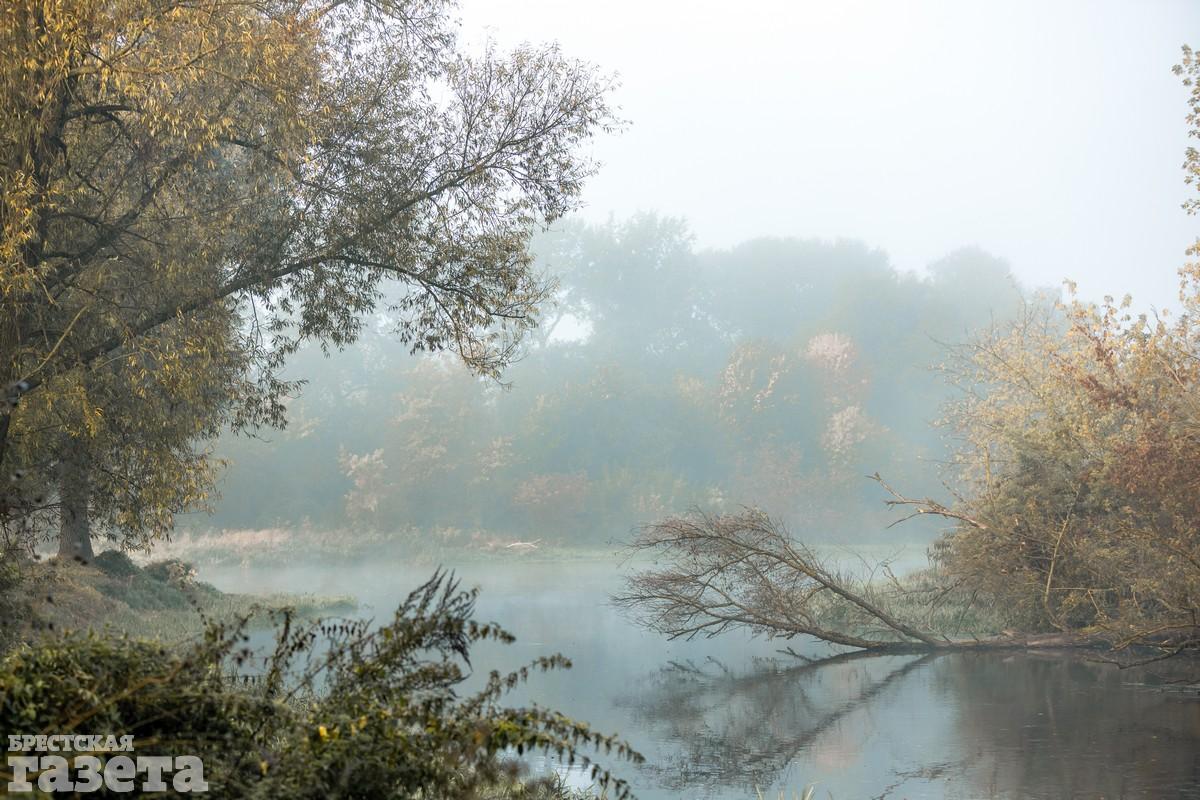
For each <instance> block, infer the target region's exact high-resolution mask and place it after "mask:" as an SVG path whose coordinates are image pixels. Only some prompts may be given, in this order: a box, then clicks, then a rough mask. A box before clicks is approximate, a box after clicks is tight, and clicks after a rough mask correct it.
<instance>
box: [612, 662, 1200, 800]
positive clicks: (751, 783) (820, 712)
mask: <svg viewBox="0 0 1200 800" xmlns="http://www.w3.org/2000/svg"><path fill="white" fill-rule="evenodd" d="M1167 680H1168V678H1165V677H1164V676H1162V675H1156V674H1151V673H1149V672H1145V673H1143V674H1140V675H1139V674H1137V673H1136V672H1121V671H1119V670H1117V669H1116V668H1115V667H1112V666H1111V665H1105V664H1097V663H1087V662H1083V661H1080V660H1077V659H1072V658H1064V657H1061V656H1057V657H1038V656H1034V655H1028V654H1012V655H1007V656H997V655H962V654H947V655H940V656H937V655H924V656H887V657H871V656H866V655H863V654H848V655H843V656H836V657H832V658H828V659H825V660H820V661H814V662H810V663H802V664H792V665H786V664H784V663H783V662H779V661H775V660H762V661H760V662H759V663H758V664H757V665H756V667H755V668H754V669H752V670H749V671H746V672H742V673H736V672H734V671H733V670H730V669H728V668H727V667H725V666H724V665H722V664H721V663H719V662H716V661H713V660H708V661H706V662H703V663H693V662H686V663H680V662H673V663H670V664H668V665H666V666H665V667H663V668H662V669H661V670H659V671H658V672H657V673H655V674H654V675H653V676H652V677H651V679H650V680H648V681H647V682H646V683H645V684H644V685H643V688H641V689H640V690H638V691H636V692H630V693H627V694H624V695H623V696H621V697H619V698H618V699H617V703H618V704H619V705H621V706H624V707H626V708H628V709H630V711H631V713H632V715H633V718H634V719H635V720H636V721H637V723H638V725H639V727H642V728H644V729H646V730H647V731H649V732H651V733H652V735H653V737H654V739H655V740H656V741H657V742H659V743H660V749H661V751H662V752H660V753H659V754H655V755H652V756H651V759H650V761H651V763H649V764H648V765H647V766H646V767H645V769H646V770H647V772H649V773H650V774H651V775H652V780H653V782H654V783H656V784H658V785H659V786H661V787H662V788H664V789H667V790H669V791H670V792H672V793H675V794H677V795H678V796H689V797H690V796H705V797H719V796H737V795H741V796H747V794H748V792H747V788H748V787H751V788H749V793H751V794H752V792H753V788H752V787H764V788H765V787H771V788H772V790H775V789H785V790H798V789H800V788H802V787H803V786H804V785H806V784H808V783H810V782H813V783H817V784H818V786H820V787H822V788H824V787H827V786H836V787H838V790H839V791H840V792H841V793H839V791H832V790H831V792H830V794H831V795H832V796H833V797H837V798H840V797H873V798H887V797H896V798H899V797H907V798H919V797H920V798H925V797H928V798H980V797H988V798H1008V797H1011V798H1056V799H1057V798H1076V797H1078V798H1167V797H1183V798H1190V797H1200V700H1198V698H1197V697H1196V696H1195V694H1194V693H1191V694H1189V693H1187V692H1183V691H1180V690H1178V689H1175V688H1173V687H1172V686H1171V684H1170V683H1168V682H1167ZM898 709H901V710H902V713H900V714H896V713H894V712H895V711H897V710H898ZM939 717H940V718H941V721H942V722H943V723H948V724H939V720H938V718H939ZM822 794H824V792H822Z"/></svg>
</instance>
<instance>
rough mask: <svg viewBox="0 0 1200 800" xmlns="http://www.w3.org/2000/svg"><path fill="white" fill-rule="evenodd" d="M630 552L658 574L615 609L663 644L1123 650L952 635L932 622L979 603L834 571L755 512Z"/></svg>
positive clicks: (1086, 641)
mask: <svg viewBox="0 0 1200 800" xmlns="http://www.w3.org/2000/svg"><path fill="white" fill-rule="evenodd" d="M934 513H936V512H934ZM631 549H632V552H633V555H634V557H650V558H652V559H654V561H655V563H656V566H655V568H653V569H648V570H642V571H639V572H635V573H634V574H632V575H631V576H629V577H628V578H627V579H626V585H625V590H624V592H623V593H622V594H620V595H618V596H616V597H615V598H614V601H615V602H616V603H617V605H618V606H620V607H623V608H624V609H626V610H627V611H628V612H630V613H631V615H632V616H633V617H634V618H635V619H636V620H637V621H638V622H639V623H640V624H642V625H644V626H645V627H647V628H649V629H651V630H654V631H657V632H659V633H662V634H665V635H666V636H668V637H670V638H672V639H676V638H685V639H691V638H695V637H697V636H704V637H711V636H716V635H718V634H720V633H722V632H724V631H727V630H730V629H734V628H743V629H747V630H750V631H751V632H754V633H758V634H763V635H766V636H768V637H771V638H782V639H791V638H793V637H796V636H811V637H814V638H816V639H820V640H822V641H825V642H829V643H831V644H837V645H844V646H847V647H853V648H858V649H860V650H867V651H873V652H878V653H900V652H930V651H941V650H1002V649H1057V648H1114V647H1117V648H1120V647H1121V643H1120V642H1114V641H1113V640H1112V639H1111V638H1110V637H1108V636H1106V635H1105V632H1104V631H1097V630H1078V631H1070V630H1067V631H1061V630H1060V631H1053V632H1030V633H1022V632H1014V631H1011V630H1006V631H1003V632H1001V633H999V634H994V635H987V636H977V635H970V636H962V635H954V633H952V632H948V631H947V630H946V627H947V626H946V625H945V624H941V625H935V624H933V620H934V618H935V616H936V615H938V614H939V613H940V614H941V615H942V617H943V618H945V617H946V616H947V612H949V613H950V614H951V615H953V614H958V615H959V616H960V617H961V616H962V614H964V613H966V612H967V611H968V610H969V609H970V607H971V605H972V604H974V603H978V598H977V597H975V596H973V594H972V593H971V591H970V587H969V586H967V585H965V584H964V582H963V581H961V580H953V579H951V578H950V577H948V576H939V575H937V574H936V573H933V574H932V577H931V575H926V576H924V577H923V578H922V579H921V580H919V581H918V582H917V583H916V584H908V585H906V584H904V583H902V582H901V581H900V580H898V579H897V578H896V577H895V575H893V574H892V572H891V571H890V569H888V568H887V565H886V564H884V565H881V566H878V567H875V568H871V569H868V570H866V572H865V574H854V573H852V572H849V571H845V570H839V569H836V568H833V567H831V566H829V565H828V564H827V563H826V562H825V561H824V560H823V559H822V558H821V557H819V556H818V555H817V554H816V553H815V552H814V551H813V550H812V549H811V548H809V547H807V546H805V545H803V544H801V543H799V542H796V541H795V540H793V539H792V538H791V536H789V535H788V533H787V531H786V529H785V528H784V527H783V526H782V525H781V524H779V523H778V522H777V521H775V520H773V519H772V518H771V517H769V516H768V515H766V514H765V513H763V512H761V511H758V510H755V509H746V510H743V511H742V512H740V513H737V514H724V515H709V514H704V513H701V512H694V513H692V514H690V515H687V516H683V517H674V518H671V519H667V520H664V521H663V522H659V523H656V524H654V525H650V526H648V527H646V528H644V529H642V530H641V531H640V532H639V533H638V534H637V536H636V537H635V539H634V541H633V542H632V544H631ZM1140 643H1141V644H1152V645H1154V646H1157V647H1160V648H1161V649H1162V650H1163V651H1164V652H1168V653H1169V652H1171V651H1173V650H1174V649H1175V648H1177V647H1178V646H1179V645H1180V644H1181V643H1180V642H1178V641H1176V640H1175V639H1174V638H1172V634H1171V632H1169V631H1164V632H1163V635H1161V636H1159V637H1158V639H1157V640H1154V641H1144V642H1140Z"/></svg>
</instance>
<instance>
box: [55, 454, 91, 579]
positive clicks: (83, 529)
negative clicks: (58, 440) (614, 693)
mask: <svg viewBox="0 0 1200 800" xmlns="http://www.w3.org/2000/svg"><path fill="white" fill-rule="evenodd" d="M88 478H89V476H88V457H87V451H86V449H85V448H84V446H83V445H82V444H81V443H79V442H71V443H68V444H67V446H66V447H65V448H63V456H62V461H60V462H59V467H58V498H59V534H58V557H59V558H62V559H69V558H77V559H82V560H85V561H90V560H91V559H92V557H93V556H94V555H95V553H93V551H92V534H91V521H90V519H89V517H88V501H89V500H90V499H91V495H92V489H91V484H90V482H89V479H88Z"/></svg>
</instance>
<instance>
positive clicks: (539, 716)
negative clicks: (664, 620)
mask: <svg viewBox="0 0 1200 800" xmlns="http://www.w3.org/2000/svg"><path fill="white" fill-rule="evenodd" d="M474 608H475V593H474V592H466V591H460V590H459V588H458V584H457V583H456V582H455V581H454V580H453V578H452V577H451V576H448V575H446V574H443V573H438V574H435V575H434V577H433V578H432V579H431V580H430V581H429V582H427V583H426V584H425V585H424V586H422V587H421V588H419V589H418V590H417V591H415V592H414V593H413V594H412V595H410V596H409V597H408V598H407V600H405V602H404V603H403V604H401V606H400V607H399V609H398V610H397V611H396V614H395V616H394V618H393V619H392V620H391V621H390V622H389V623H387V624H384V625H380V626H378V627H376V628H374V629H370V628H369V627H368V625H367V624H366V623H364V622H362V621H357V620H355V621H347V620H325V621H319V622H314V623H306V624H300V623H299V622H298V621H297V620H296V619H295V617H294V616H293V615H292V614H291V613H289V612H287V611H284V612H280V613H279V615H278V619H277V623H278V628H277V636H276V642H275V647H274V650H273V652H271V653H270V654H269V655H266V656H262V657H260V656H259V655H258V654H257V653H255V652H253V651H251V650H250V649H249V647H248V646H247V642H248V641H249V637H248V636H247V635H246V633H245V627H246V620H245V619H243V620H242V621H241V622H240V623H239V624H234V625H229V626H225V625H221V624H213V625H210V626H209V627H208V629H207V632H206V635H205V637H204V639H203V641H202V642H199V643H198V644H196V645H194V646H192V647H191V648H190V649H188V650H187V651H185V652H174V651H171V650H168V649H166V648H165V647H163V646H162V645H161V644H158V643H156V642H148V641H138V640H133V639H128V638H104V637H99V636H96V635H92V634H89V635H87V636H83V637H63V638H59V639H54V640H46V641H43V642H42V643H39V644H36V645H33V646H25V647H22V648H20V649H18V650H16V651H14V652H13V653H11V654H10V655H9V656H8V657H7V658H6V659H5V660H4V661H3V662H2V663H0V731H3V732H5V733H15V734H27V733H54V734H78V733H104V734H113V735H116V736H121V735H132V736H134V737H135V746H136V748H137V750H136V753H137V755H165V756H179V755H197V756H200V757H201V758H202V759H203V761H204V765H205V779H206V780H207V781H208V783H209V785H210V791H211V792H212V796H215V797H233V798H243V797H244V798H276V797H288V798H300V799H301V800H302V799H303V798H313V800H317V798H448V799H453V798H469V797H474V796H476V794H477V792H478V791H479V790H480V789H481V788H483V787H486V786H489V785H492V784H495V783H497V782H501V781H502V780H504V779H505V777H506V774H507V773H506V772H505V767H504V762H503V757H504V756H505V755H506V754H508V753H516V754H522V753H524V752H526V751H529V750H540V751H545V752H549V753H553V754H555V755H557V756H559V757H561V758H564V759H566V760H568V761H572V762H578V761H582V762H583V763H584V764H585V765H588V766H591V767H592V773H593V777H594V778H595V779H596V780H597V781H598V782H599V783H600V784H601V785H602V786H605V787H606V788H611V789H613V790H614V793H615V794H616V795H617V796H618V797H623V796H626V795H627V794H628V787H627V785H626V784H625V783H624V782H623V781H621V780H618V779H616V778H614V777H613V776H612V775H611V774H610V773H609V772H608V771H607V770H603V769H600V768H599V767H598V766H596V765H594V764H592V763H591V762H590V760H589V759H588V757H587V756H585V755H583V754H582V753H581V749H583V748H585V747H591V748H596V749H603V750H604V751H605V752H612V751H614V750H615V752H616V754H617V755H618V756H620V757H626V758H629V759H631V760H634V761H640V759H641V757H640V756H639V755H638V754H637V753H635V752H633V751H632V750H631V749H630V748H629V747H628V745H626V744H625V743H624V742H621V741H619V740H617V739H615V738H614V737H609V736H602V735H600V734H597V733H595V732H594V731H592V730H591V729H590V728H589V727H588V726H587V725H585V724H583V723H579V722H575V721H573V720H570V719H568V718H566V717H564V716H562V715H561V714H558V713H556V712H553V711H548V710H545V709H540V708H532V709H520V708H507V707H503V706H502V705H501V703H500V701H501V698H502V696H503V695H504V694H505V693H506V691H507V690H509V689H511V688H513V687H514V686H516V685H517V684H518V683H520V682H522V681H524V680H525V679H526V678H527V677H528V675H529V672H530V670H531V669H534V670H546V669H553V668H558V667H568V666H569V662H567V660H566V659H564V658H563V657H562V656H558V655H555V656H550V657H546V658H539V659H537V660H536V661H534V662H533V663H532V664H531V665H530V666H529V667H526V668H523V669H521V670H519V671H517V672H515V673H512V674H509V675H506V676H502V675H500V674H499V673H496V672H492V673H490V675H489V676H488V679H487V680H486V682H485V684H484V686H483V688H482V689H480V690H479V691H477V692H474V693H472V694H467V695H465V696H464V697H459V694H458V690H461V684H462V683H463V681H464V680H465V679H466V677H468V675H469V674H470V673H469V670H470V659H469V656H470V648H471V647H472V645H474V644H475V643H477V642H479V641H482V640H485V639H492V640H498V641H502V642H511V641H512V636H511V635H509V634H508V633H507V632H505V631H504V630H502V629H501V628H499V627H497V626H495V625H491V624H481V623H478V622H476V621H475V620H474V619H473V612H474ZM67 755H70V754H67ZM98 796H105V795H103V794H102V793H101V794H98Z"/></svg>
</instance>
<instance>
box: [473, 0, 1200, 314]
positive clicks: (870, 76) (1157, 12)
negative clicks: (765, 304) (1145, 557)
mask: <svg viewBox="0 0 1200 800" xmlns="http://www.w3.org/2000/svg"><path fill="white" fill-rule="evenodd" d="M462 20H463V34H464V36H465V37H466V38H468V39H474V40H475V41H476V42H478V41H481V40H482V39H483V38H484V37H485V36H488V35H491V36H492V37H493V38H495V39H497V40H498V41H500V42H502V43H507V44H512V43H517V42H521V41H525V40H529V41H546V40H557V41H559V42H561V44H562V46H563V48H564V49H565V50H566V51H567V52H569V53H570V54H571V55H573V56H577V57H582V58H587V59H589V60H591V61H593V62H595V63H597V64H599V65H600V66H601V67H602V68H604V69H608V70H613V71H616V72H618V73H619V75H620V78H621V81H622V84H623V85H622V87H621V89H620V90H619V92H618V93H617V94H616V96H615V101H616V102H617V103H618V104H619V105H621V106H622V110H623V116H624V117H625V118H627V119H629V120H631V122H632V125H631V126H630V128H629V129H628V130H626V131H625V132H624V133H622V134H621V135H619V136H613V137H607V138H605V139H603V140H601V141H599V142H597V144H596V146H595V153H596V155H597V157H599V158H600V159H601V160H602V161H603V162H604V167H603V169H602V170H601V172H600V174H599V175H598V176H597V177H596V179H595V180H594V181H593V182H592V183H591V184H590V185H589V186H588V188H587V191H586V194H585V200H586V201H587V204H588V206H587V209H586V210H585V214H586V216H587V217H588V218H589V219H591V220H592V221H597V222H601V221H603V220H605V219H606V218H607V217H608V215H609V214H615V215H616V216H617V217H618V218H621V217H625V216H628V215H629V214H631V213H633V212H635V211H638V210H656V211H659V212H662V213H666V214H672V215H680V216H683V217H686V218H687V219H688V220H689V221H690V222H691V225H692V229H693V230H694V231H695V233H696V235H697V239H698V244H699V245H700V246H702V247H704V246H714V247H727V246H730V245H733V244H735V243H737V242H739V241H742V240H745V239H747V238H751V237H754V236H758V235H764V234H768V235H781V236H802V237H814V236H815V237H828V238H835V237H841V236H847V237H853V238H858V239H862V240H864V241H866V242H867V243H868V244H870V245H873V246H878V247H880V248H882V249H884V250H886V251H887V252H888V254H889V255H890V257H891V258H892V261H893V263H894V264H895V265H896V266H897V267H898V268H900V269H902V270H908V269H914V270H922V269H924V268H925V267H926V265H928V264H929V263H931V262H933V261H935V260H937V259H938V258H940V257H941V256H943V255H945V254H946V253H947V252H950V251H951V250H953V249H955V248H957V247H961V246H966V245H978V246H980V247H982V248H984V249H985V250H987V251H988V252H990V253H993V254H995V255H997V256H1000V257H1002V258H1005V259H1007V260H1008V261H1010V262H1011V264H1012V268H1013V271H1014V273H1015V274H1016V275H1017V276H1018V277H1019V278H1020V279H1021V280H1022V281H1023V282H1025V283H1026V284H1028V285H1032V286H1039V285H1053V286H1057V285H1058V284H1059V282H1060V281H1061V280H1063V279H1064V278H1073V279H1075V280H1077V281H1078V282H1079V286H1080V292H1081V295H1082V296H1084V297H1086V298H1089V299H1093V298H1094V299H1099V298H1100V297H1101V296H1102V295H1103V294H1105V293H1112V294H1115V295H1118V296H1119V295H1121V294H1124V293H1125V292H1127V291H1128V292H1132V293H1133V294H1134V295H1135V297H1136V298H1137V299H1138V301H1139V305H1141V304H1146V305H1149V304H1153V305H1155V306H1159V307H1162V306H1169V305H1173V304H1175V303H1176V293H1177V288H1178V279H1177V276H1176V273H1175V270H1176V269H1177V268H1178V267H1179V266H1180V264H1181V263H1182V262H1183V260H1184V249H1185V248H1186V247H1187V246H1188V245H1189V244H1190V243H1191V242H1192V240H1193V238H1194V235H1195V229H1196V226H1195V221H1194V220H1191V219H1189V218H1188V217H1187V216H1186V215H1185V214H1184V213H1183V212H1182V211H1181V210H1180V208H1179V206H1180V204H1181V203H1182V202H1183V200H1184V199H1185V198H1186V197H1187V189H1186V187H1185V186H1184V185H1183V183H1182V182H1181V180H1180V177H1181V176H1180V164H1181V161H1182V152H1183V149H1184V147H1186V146H1187V144H1188V142H1187V139H1186V136H1185V134H1184V126H1183V125H1182V122H1183V114H1184V105H1183V103H1184V100H1185V98H1186V93H1185V90H1184V88H1183V87H1182V86H1181V85H1180V83H1179V80H1178V79H1177V78H1176V77H1175V76H1174V75H1172V74H1171V66H1172V65H1173V64H1175V63H1177V62H1178V61H1179V55H1180V46H1181V45H1182V44H1184V43H1185V41H1186V40H1187V38H1188V36H1189V31H1194V30H1196V29H1197V25H1198V24H1200V5H1196V4H1194V3H1190V2H1182V1H1181V2H1174V1H1172V0H1155V2H1109V1H1106V0H1099V1H1095V2H1093V1H1091V0H1089V1H1088V2H1082V1H1073V2H1072V1H1068V0H1063V1H1062V2H1055V3H1043V2H1031V1H1030V0H1014V2H1006V3H994V4H982V3H961V2H951V1H949V0H947V1H945V2H942V1H939V0H919V1H914V2H906V3H889V2H876V1H874V0H847V2H838V3H828V2H817V1H816V0H799V1H798V2H770V3H756V4H749V5H747V6H744V7H740V8H738V9H737V10H736V11H734V10H733V8H732V7H731V6H730V5H729V4H728V3H717V2H712V0H700V1H699V2H681V1H676V0H672V1H671V2H665V1H659V0H656V2H653V3H647V2H644V0H640V1H638V2H635V0H610V1H609V2H604V3H591V4H586V3H558V2H553V1H552V0H465V2H464V3H463V6H462Z"/></svg>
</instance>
